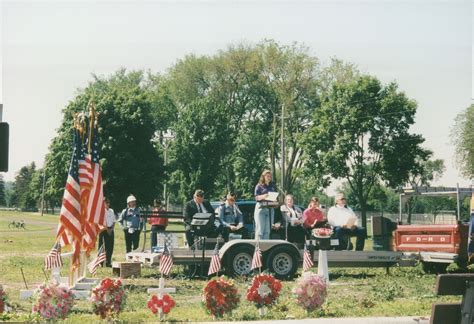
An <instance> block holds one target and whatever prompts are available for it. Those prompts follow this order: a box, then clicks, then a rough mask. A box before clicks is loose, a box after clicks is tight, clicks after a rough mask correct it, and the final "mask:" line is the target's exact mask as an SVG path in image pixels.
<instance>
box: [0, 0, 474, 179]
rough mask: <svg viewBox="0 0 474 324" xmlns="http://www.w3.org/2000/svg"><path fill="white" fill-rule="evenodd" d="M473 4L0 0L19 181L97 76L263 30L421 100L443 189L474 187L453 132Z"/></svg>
mask: <svg viewBox="0 0 474 324" xmlns="http://www.w3.org/2000/svg"><path fill="white" fill-rule="evenodd" d="M472 4H473V2H472V1H466V0H463V1H460V0H459V1H456V0H449V1H435V0H431V1H421V0H407V1H381V0H374V1H361V0H357V1H303V0H287V1H265V0H261V1H258V0H252V1H226V0H219V1H217V0H216V1H198V0H193V1H171V0H170V1H143V0H135V1H132V0H130V1H106V0H103V1H97V0H96V1H68V0H62V1H8V0H6V1H5V0H3V1H2V7H1V21H2V26H1V27H2V38H1V41H2V51H1V58H2V70H1V74H2V80H1V82H2V90H1V93H0V102H3V104H4V113H3V121H6V122H8V123H9V124H10V171H9V172H8V173H5V174H4V176H5V178H6V180H13V178H14V176H15V173H16V172H17V171H18V170H19V169H20V168H21V167H22V166H24V165H26V164H28V163H30V162H31V161H35V162H36V164H37V165H38V166H42V164H43V159H44V156H45V154H46V153H47V150H48V145H49V143H50V142H51V140H52V138H53V137H54V136H55V132H56V129H57V128H58V127H59V125H60V122H61V118H62V114H61V110H62V108H64V107H65V106H66V105H67V103H68V101H70V100H72V99H73V98H74V96H75V94H76V93H77V89H78V88H82V87H85V86H86V85H87V83H88V81H89V80H91V74H92V73H95V74H99V75H107V74H110V73H113V72H114V71H116V70H117V69H119V68H120V67H125V68H127V69H149V70H151V71H152V72H163V71H166V69H167V68H169V67H170V66H171V65H173V64H174V63H175V62H176V61H177V60H178V59H180V58H182V57H183V56H184V55H186V54H189V53H195V54H197V55H203V54H213V53H216V51H218V50H220V49H225V48H226V47H227V46H228V45H230V44H233V43H237V42H247V43H256V42H259V41H261V40H262V39H264V38H271V39H275V40H276V41H278V42H280V43H282V44H290V43H292V42H299V43H304V44H306V45H307V46H308V47H310V49H311V51H312V54H314V55H316V56H318V57H319V58H320V59H321V60H322V62H323V63H324V62H327V61H328V60H329V58H330V57H332V56H335V57H338V58H340V59H343V60H345V61H350V62H353V63H356V64H357V65H358V66H359V68H360V70H362V71H363V72H367V73H370V74H373V75H375V76H377V77H378V78H379V79H381V80H382V81H383V82H389V81H392V80H395V81H396V82H398V84H399V86H400V89H401V90H403V91H405V92H406V94H407V95H408V96H409V97H410V98H413V99H415V100H416V101H417V102H418V104H419V107H418V113H417V118H416V124H415V125H414V126H413V131H414V132H417V133H421V134H423V136H424V137H425V138H426V144H425V146H426V147H427V148H429V149H431V150H432V151H433V152H434V157H435V158H441V159H444V160H445V164H446V167H447V171H446V173H445V175H444V177H443V178H442V179H441V181H439V182H438V183H437V184H438V185H447V186H455V185H456V183H457V182H459V183H460V185H469V184H470V182H469V181H468V180H467V179H462V178H461V177H460V176H459V173H458V171H457V170H456V169H455V166H454V159H453V147H452V145H451V144H450V139H449V133H450V130H451V129H452V127H453V124H454V118H455V116H456V115H457V114H458V113H459V112H460V111H462V110H464V109H465V108H466V107H467V106H468V105H470V103H471V98H472V97H473V95H472V93H474V91H473V86H472V73H473V64H472V58H473V56H472V43H473V41H472V40H473V36H472V15H473V9H472V7H473V6H472Z"/></svg>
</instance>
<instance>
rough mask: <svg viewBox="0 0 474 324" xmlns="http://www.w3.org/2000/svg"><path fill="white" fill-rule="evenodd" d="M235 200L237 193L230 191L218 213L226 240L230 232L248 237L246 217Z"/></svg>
mask: <svg viewBox="0 0 474 324" xmlns="http://www.w3.org/2000/svg"><path fill="white" fill-rule="evenodd" d="M235 200H236V195H235V193H229V194H228V195H227V197H226V200H225V202H224V203H223V204H222V205H220V206H219V208H218V213H217V215H218V216H219V220H220V223H221V227H222V230H221V232H222V236H223V237H224V240H225V241H226V242H227V241H228V240H229V234H230V233H233V234H239V235H242V238H246V237H247V233H246V228H245V227H244V218H243V215H242V212H241V211H240V209H239V207H238V206H237V205H236V204H235Z"/></svg>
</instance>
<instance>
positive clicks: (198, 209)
mask: <svg viewBox="0 0 474 324" xmlns="http://www.w3.org/2000/svg"><path fill="white" fill-rule="evenodd" d="M197 213H213V214H214V209H213V208H212V206H211V204H210V203H209V201H207V200H204V191H202V190H201V189H198V190H196V191H195V192H194V196H193V199H192V200H190V201H188V202H187V203H186V205H185V207H184V215H183V218H184V229H185V231H186V241H187V242H188V246H189V247H190V248H193V245H194V232H193V230H192V226H191V222H192V221H193V216H194V215H195V214H197Z"/></svg>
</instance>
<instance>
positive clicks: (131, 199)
mask: <svg viewBox="0 0 474 324" xmlns="http://www.w3.org/2000/svg"><path fill="white" fill-rule="evenodd" d="M132 201H137V198H135V196H134V195H130V196H128V197H127V204H128V203H130V202H132Z"/></svg>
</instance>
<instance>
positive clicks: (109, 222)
mask: <svg viewBox="0 0 474 324" xmlns="http://www.w3.org/2000/svg"><path fill="white" fill-rule="evenodd" d="M104 202H105V224H106V226H107V228H106V229H105V230H103V231H102V232H100V234H99V249H100V247H101V246H102V244H105V247H104V248H105V256H106V260H105V266H106V267H109V268H111V267H112V253H114V227H115V213H114V210H113V209H112V208H110V201H109V199H108V198H105V199H104Z"/></svg>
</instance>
